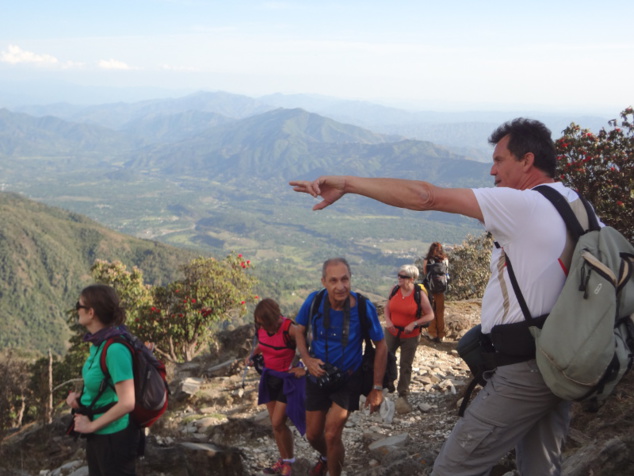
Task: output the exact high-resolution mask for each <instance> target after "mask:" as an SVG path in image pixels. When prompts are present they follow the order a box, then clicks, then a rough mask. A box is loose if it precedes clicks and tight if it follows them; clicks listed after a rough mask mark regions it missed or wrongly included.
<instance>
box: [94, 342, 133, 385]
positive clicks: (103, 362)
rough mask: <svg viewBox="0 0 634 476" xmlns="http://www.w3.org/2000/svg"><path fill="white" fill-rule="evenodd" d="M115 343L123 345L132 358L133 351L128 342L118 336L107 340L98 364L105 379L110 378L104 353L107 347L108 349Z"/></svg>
mask: <svg viewBox="0 0 634 476" xmlns="http://www.w3.org/2000/svg"><path fill="white" fill-rule="evenodd" d="M115 342H117V343H119V344H123V345H125V346H126V347H127V348H128V350H130V353H131V354H132V357H134V349H132V346H131V345H130V343H129V342H128V341H126V340H125V339H123V338H121V337H120V336H116V337H111V338H110V339H108V340H107V341H106V343H105V344H104V346H103V349H102V351H101V358H100V359H99V364H100V365H101V371H102V372H103V374H104V375H105V376H106V378H108V377H110V372H108V365H107V364H106V351H107V350H108V347H110V346H111V345H112V344H114V343H115ZM133 364H134V362H133Z"/></svg>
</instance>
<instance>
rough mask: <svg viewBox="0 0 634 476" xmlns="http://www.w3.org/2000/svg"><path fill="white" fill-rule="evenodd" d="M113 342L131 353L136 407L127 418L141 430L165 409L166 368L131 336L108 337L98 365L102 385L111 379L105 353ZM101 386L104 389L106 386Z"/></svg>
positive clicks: (167, 393)
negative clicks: (121, 345)
mask: <svg viewBox="0 0 634 476" xmlns="http://www.w3.org/2000/svg"><path fill="white" fill-rule="evenodd" d="M115 342H117V343H119V344H123V345H125V346H126V347H127V348H128V349H129V350H130V353H131V354H132V369H133V373H134V397H135V405H134V410H132V412H131V413H130V417H131V418H132V420H133V421H134V422H135V423H136V424H137V425H138V426H139V427H141V428H145V427H148V426H151V425H152V424H153V423H154V422H155V421H156V420H158V419H159V417H160V416H161V415H162V414H163V413H165V410H167V404H168V395H169V387H168V386H167V380H166V371H165V365H164V364H163V362H161V361H160V360H158V359H157V358H156V357H155V356H154V354H153V353H152V351H151V350H150V349H148V348H147V347H146V346H145V344H144V343H143V342H141V340H140V339H139V338H138V337H136V336H133V335H131V334H122V335H120V336H116V337H111V338H110V339H108V340H107V341H106V343H105V344H104V348H103V350H102V351H101V359H100V363H101V371H102V372H103V374H104V375H105V379H104V382H105V381H107V380H108V379H109V378H110V373H109V372H108V367H107V366H106V353H107V351H108V347H110V346H111V345H112V344H113V343H115ZM102 387H103V388H104V389H105V385H102ZM100 393H102V392H100ZM99 396H100V395H98V396H97V398H96V399H95V400H97V399H98V398H99ZM95 413H97V412H95Z"/></svg>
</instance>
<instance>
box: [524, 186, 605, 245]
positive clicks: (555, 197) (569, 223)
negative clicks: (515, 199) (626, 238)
mask: <svg viewBox="0 0 634 476" xmlns="http://www.w3.org/2000/svg"><path fill="white" fill-rule="evenodd" d="M533 190H535V191H536V192H539V193H541V194H542V195H543V196H544V197H545V198H546V199H548V201H550V203H552V204H553V206H554V207H555V208H556V209H557V211H558V212H559V214H560V215H561V218H562V219H563V221H564V223H565V224H566V228H567V229H568V231H569V232H570V234H571V235H572V239H573V240H574V241H575V242H576V241H577V240H579V237H581V235H583V234H584V233H585V232H586V230H584V229H583V227H582V226H581V223H579V219H578V218H577V217H576V215H575V213H574V212H573V211H572V208H571V207H570V204H569V203H568V200H566V198H565V197H564V196H563V195H562V194H561V193H559V192H558V191H557V190H555V189H554V188H552V187H549V186H548V185H539V186H538V187H535V188H534V189H533ZM579 198H580V199H581V202H582V203H583V206H584V208H585V209H586V213H587V214H588V223H590V229H591V230H597V229H598V228H599V223H598V220H597V217H596V215H595V213H594V212H593V211H592V207H590V204H589V203H588V202H587V200H586V199H584V198H583V197H582V196H581V195H579Z"/></svg>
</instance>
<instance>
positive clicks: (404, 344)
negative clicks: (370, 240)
mask: <svg viewBox="0 0 634 476" xmlns="http://www.w3.org/2000/svg"><path fill="white" fill-rule="evenodd" d="M416 279H418V268H417V267H416V266H415V265H413V264H406V265H403V266H401V269H400V270H399V272H398V289H396V288H395V290H393V291H392V295H391V297H390V299H388V302H387V304H386V305H385V328H386V330H387V332H386V333H385V343H386V344H387V348H388V349H389V350H390V351H392V352H396V349H398V348H399V347H400V348H401V358H400V360H399V378H398V385H397V390H398V395H399V397H400V398H401V399H403V400H405V402H407V396H408V394H409V383H410V380H411V379H412V362H413V361H414V356H415V355H416V348H417V347H418V342H419V341H420V326H422V325H423V324H426V323H428V322H430V321H431V320H432V319H433V318H434V312H433V311H432V308H431V305H430V304H429V299H428V298H427V292H426V291H425V289H424V288H423V287H422V286H421V285H420V284H416ZM415 286H420V306H421V309H420V312H419V310H418V304H417V302H416V300H415V299H414V294H415Z"/></svg>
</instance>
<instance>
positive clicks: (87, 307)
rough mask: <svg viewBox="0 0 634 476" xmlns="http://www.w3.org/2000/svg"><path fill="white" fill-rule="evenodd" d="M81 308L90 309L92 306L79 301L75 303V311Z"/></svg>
mask: <svg viewBox="0 0 634 476" xmlns="http://www.w3.org/2000/svg"><path fill="white" fill-rule="evenodd" d="M80 309H90V306H84V305H83V304H80V303H79V301H77V302H76V303H75V311H79V310H80Z"/></svg>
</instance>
